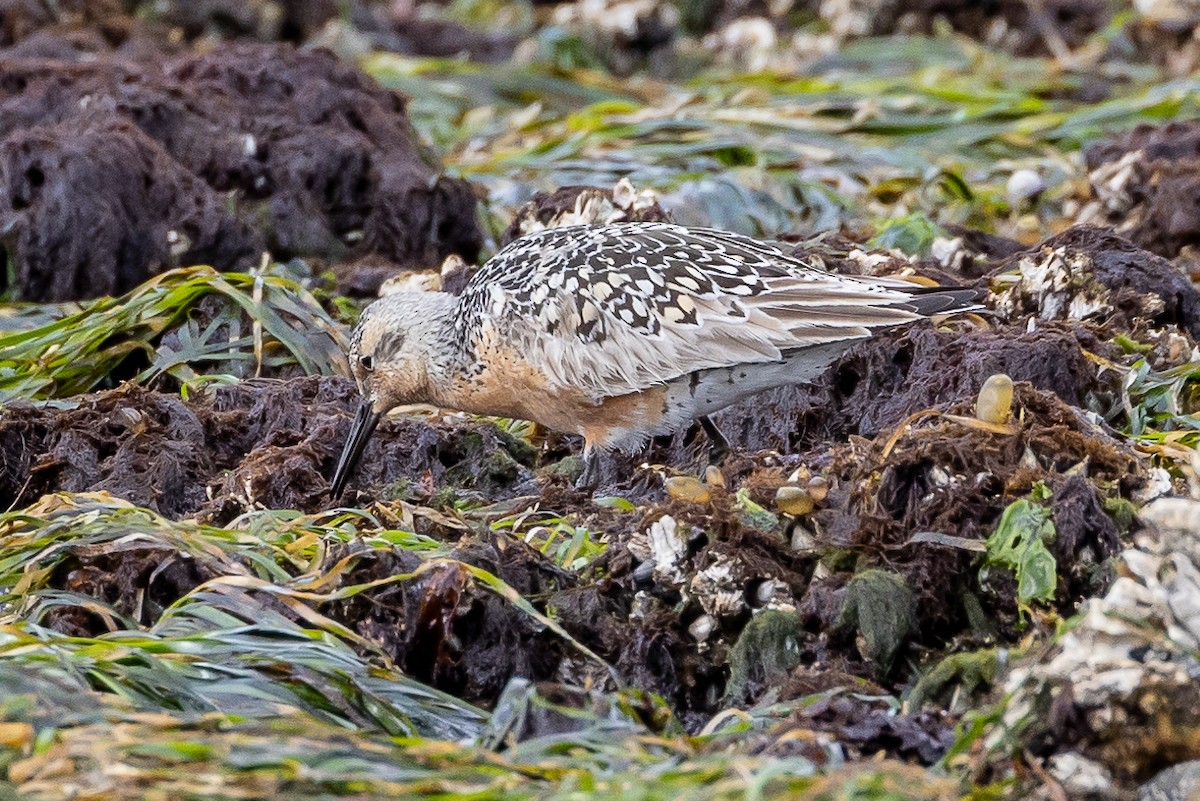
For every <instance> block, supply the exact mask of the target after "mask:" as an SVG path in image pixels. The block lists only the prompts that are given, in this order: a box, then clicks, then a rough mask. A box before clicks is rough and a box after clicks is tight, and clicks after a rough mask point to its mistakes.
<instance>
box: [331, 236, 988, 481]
mask: <svg viewBox="0 0 1200 801" xmlns="http://www.w3.org/2000/svg"><path fill="white" fill-rule="evenodd" d="M974 296H975V292H974V291H973V290H963V289H946V288H940V287H922V286H918V285H916V284H912V283H909V282H905V281H901V280H899V279H888V278H871V277H861V276H850V275H837V274H833V273H829V272H825V271H824V270H820V269H817V268H815V267H812V266H810V265H808V264H805V263H804V262H803V261H802V260H800V259H798V258H796V257H794V256H790V255H788V254H787V253H785V252H783V251H782V250H780V249H779V248H777V247H774V246H772V245H769V244H765V243H762V242H758V241H756V240H753V239H750V238H747V237H744V236H741V235H739V234H733V233H728V232H725V231H715V230H709V229H700V228H684V227H681V226H678V225H671V224H667V223H620V224H612V225H586V226H573V227H567V228H555V229H549V230H545V231H540V232H538V233H535V234H532V235H530V236H526V237H523V238H521V239H519V240H517V241H515V242H513V243H512V244H510V245H509V246H508V247H506V248H504V249H503V250H501V251H500V252H499V253H497V254H496V255H495V256H494V257H492V258H491V259H490V260H489V261H488V262H487V263H486V264H484V265H483V267H481V268H480V269H479V271H478V272H477V273H476V274H475V275H474V276H473V277H472V278H471V279H470V281H469V282H467V285H466V288H465V289H464V290H463V292H462V293H461V294H460V295H457V296H455V295H450V294H446V293H441V292H398V293H396V294H393V295H390V296H388V297H386V298H382V299H380V300H378V301H375V302H374V303H372V304H371V305H370V306H368V307H367V309H366V310H365V311H364V312H363V315H362V319H361V320H360V321H359V323H358V326H357V327H356V329H355V331H354V335H353V337H352V339H351V344H350V354H349V357H350V366H351V369H352V370H353V372H354V377H355V379H356V380H357V382H358V387H359V390H360V391H361V393H362V401H361V404H360V406H359V409H358V413H357V415H356V416H355V418H354V423H353V427H352V428H351V432H350V438H349V439H348V440H347V442H346V446H345V449H344V450H343V452H342V456H341V459H340V460H339V461H338V465H337V471H336V472H335V474H334V478H333V484H332V489H333V497H335V498H336V497H338V496H339V495H340V494H341V491H342V489H343V487H344V486H345V483H346V479H347V478H348V477H349V475H350V473H351V471H352V470H353V469H354V467H355V465H356V463H357V462H358V459H359V458H360V456H361V455H362V452H363V449H364V448H365V446H366V443H367V440H368V439H369V438H370V436H371V432H372V431H374V429H375V426H376V425H377V424H378V422H379V420H380V418H381V417H382V416H383V415H384V414H385V413H387V412H388V411H389V410H391V409H392V408H394V407H396V406H399V405H402V404H411V403H429V404H433V405H435V406H439V407H443V408H450V409H458V410H461V411H465V412H471V413H475V414H482V415H490V416H495V417H511V418H518V419H524V420H532V421H534V422H537V423H540V424H542V425H544V426H546V427H547V428H550V429H553V430H556V431H562V432H571V433H577V434H581V435H582V436H583V439H584V452H583V453H584V465H585V470H584V475H583V476H582V477H581V481H580V484H581V486H589V483H590V481H591V479H592V477H593V475H594V466H595V463H596V456H597V455H598V454H600V453H603V452H607V451H611V450H613V449H620V450H624V451H633V450H635V449H637V448H639V447H641V446H643V445H644V444H645V442H646V441H647V439H648V438H650V437H653V436H657V435H661V434H670V433H673V432H675V431H679V430H681V429H683V428H686V427H687V426H689V425H691V424H692V423H693V421H695V420H697V419H699V420H700V422H701V423H702V424H703V425H704V429H705V431H706V432H708V433H709V436H710V437H711V438H712V439H713V444H714V446H715V447H720V446H723V444H724V443H723V439H722V438H721V437H720V433H719V432H718V431H717V430H716V428H715V427H714V426H713V425H712V424H711V422H710V421H709V420H708V415H710V414H713V413H714V412H717V411H719V410H720V409H723V408H724V407H726V406H729V405H730V404H732V403H735V402H737V401H739V400H741V399H743V398H745V397H747V396H750V395H753V394H755V393H758V392H762V391H763V390H766V389H770V388H772V387H777V386H782V385H787V384H798V383H805V382H808V381H811V380H813V379H815V378H816V377H818V376H819V375H820V374H821V372H822V371H823V370H824V369H825V368H826V367H828V366H829V365H830V364H831V363H832V362H833V361H834V359H836V358H837V356H838V355H840V354H841V353H842V352H843V351H845V350H846V349H847V348H848V347H850V346H851V345H852V344H854V343H855V342H856V341H858V340H862V339H864V338H867V337H870V336H871V335H872V334H873V333H874V332H876V331H880V330H883V329H887V328H892V327H895V326H899V325H904V324H906V323H910V322H913V321H914V320H919V319H921V318H923V317H928V316H930V315H934V314H948V313H953V312H961V311H966V310H970V309H972V308H974V306H973V305H972V299H973V298H974Z"/></svg>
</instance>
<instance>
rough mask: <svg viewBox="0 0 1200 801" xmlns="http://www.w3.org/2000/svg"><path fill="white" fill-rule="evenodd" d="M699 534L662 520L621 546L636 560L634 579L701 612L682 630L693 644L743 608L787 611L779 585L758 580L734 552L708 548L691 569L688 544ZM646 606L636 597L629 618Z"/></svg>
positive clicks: (648, 601) (647, 597)
mask: <svg viewBox="0 0 1200 801" xmlns="http://www.w3.org/2000/svg"><path fill="white" fill-rule="evenodd" d="M700 534H701V532H700V531H698V530H696V529H694V528H692V527H687V526H683V525H681V524H680V523H679V522H678V521H677V520H675V518H673V517H671V516H670V515H664V516H663V517H660V518H658V519H657V520H655V521H654V522H653V523H651V524H650V525H649V526H648V527H647V528H646V529H645V530H643V531H641V532H638V533H636V534H634V535H633V537H631V538H630V540H629V542H628V543H627V545H626V547H627V548H628V550H629V553H630V554H632V555H633V556H634V557H635V558H636V559H639V560H641V565H640V566H639V567H638V568H637V570H636V571H635V573H636V574H638V575H639V576H640V577H641V578H642V579H648V580H651V581H653V582H654V583H655V584H657V585H659V586H660V587H666V588H670V589H672V590H675V591H677V592H679V593H680V594H681V595H682V596H683V602H684V603H685V604H695V605H697V606H698V607H699V608H700V610H701V612H702V613H701V614H700V615H698V616H697V617H696V618H695V619H694V620H693V622H692V623H691V624H690V625H689V626H688V630H689V632H690V633H691V635H692V637H693V639H695V640H696V641H697V642H700V643H704V642H706V641H707V640H708V639H709V637H710V636H711V635H712V634H713V632H715V631H716V630H717V629H718V628H719V627H720V623H721V621H722V620H729V619H732V618H737V617H739V616H741V615H742V614H744V613H745V612H746V611H747V610H748V609H750V610H756V609H761V608H772V609H779V608H787V609H791V608H792V604H791V596H790V594H789V592H788V591H787V586H786V584H785V583H784V582H783V581H780V580H779V579H778V578H776V577H773V576H761V575H758V573H757V571H755V570H753V569H752V568H751V567H750V565H748V564H747V563H746V562H745V561H744V560H743V559H741V558H740V557H739V556H738V555H737V554H736V553H731V552H726V551H714V550H712V549H709V550H707V551H706V554H708V557H707V563H706V564H705V565H704V566H703V567H701V566H699V565H695V564H693V563H692V557H691V555H690V552H691V548H690V545H691V543H692V541H693V540H694V539H695V538H696V537H698V536H700ZM651 603H653V601H652V600H651V598H650V595H649V594H648V593H646V592H645V591H642V592H640V593H638V602H637V603H636V604H635V605H634V607H633V611H632V612H631V614H632V615H633V616H635V617H636V616H640V615H644V614H645V611H646V608H647V607H648V606H649V605H650V604H651Z"/></svg>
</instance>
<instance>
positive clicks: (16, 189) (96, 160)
mask: <svg viewBox="0 0 1200 801" xmlns="http://www.w3.org/2000/svg"><path fill="white" fill-rule="evenodd" d="M0 186H3V187H4V189H5V190H6V192H7V197H6V198H5V199H6V200H7V203H6V204H5V205H7V206H8V208H9V209H10V211H0V229H5V228H7V227H9V226H12V227H13V233H12V235H11V237H10V238H8V250H9V253H10V255H11V258H12V259H13V263H14V266H15V268H16V270H15V281H16V286H17V288H19V290H20V293H21V296H22V297H24V298H25V299H27V300H39V301H50V302H61V301H66V300H74V299H78V298H92V297H99V296H101V295H118V294H122V293H124V292H128V291H129V290H131V289H133V288H134V287H136V286H138V285H139V284H141V283H142V282H144V281H145V280H146V279H147V278H149V277H150V276H151V275H153V274H156V273H159V272H162V271H163V270H166V269H169V268H171V267H177V266H180V265H189V264H215V265H220V266H222V267H225V268H227V269H246V268H249V267H251V266H253V264H254V263H255V262H256V261H257V260H258V255H259V253H260V252H261V247H262V245H261V241H260V240H259V238H258V236H257V235H256V234H255V232H253V231H252V230H251V229H250V227H249V226H248V225H247V224H245V223H244V222H243V221H241V220H238V219H237V218H236V217H235V216H234V215H233V214H231V213H230V211H229V209H228V208H227V206H226V204H225V202H224V200H223V198H222V197H221V196H220V195H219V194H218V193H217V192H215V191H214V190H213V189H212V188H211V187H210V186H208V185H207V184H206V183H205V182H204V181H203V180H201V179H200V178H199V177H198V176H196V175H195V174H193V173H191V172H190V171H188V170H187V169H185V168H184V167H183V166H182V165H180V164H179V163H178V162H177V161H175V160H174V159H172V158H171V157H170V156H169V155H168V154H167V153H166V151H164V150H163V149H162V147H161V146H160V145H159V144H158V143H157V142H155V141H154V140H153V139H151V138H150V137H148V136H146V135H145V134H144V133H142V132H141V130H139V129H138V128H137V127H136V126H134V125H133V124H132V123H130V122H126V121H123V120H119V119H108V120H96V121H87V120H82V119H75V120H69V121H67V122H63V123H59V124H56V125H49V126H41V127H33V128H29V129H26V130H23V131H18V132H16V133H14V134H12V135H10V136H8V137H7V138H6V139H4V140H3V142H0ZM0 283H2V280H0Z"/></svg>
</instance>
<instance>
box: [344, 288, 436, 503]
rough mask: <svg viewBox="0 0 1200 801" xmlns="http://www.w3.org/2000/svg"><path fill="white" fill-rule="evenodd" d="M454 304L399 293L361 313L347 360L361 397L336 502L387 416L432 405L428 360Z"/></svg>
mask: <svg viewBox="0 0 1200 801" xmlns="http://www.w3.org/2000/svg"><path fill="white" fill-rule="evenodd" d="M453 304H454V297H453V296H452V295H447V294H445V293H442V292H398V293H396V294H394V295H389V296H388V297H385V298H381V299H380V300H377V301H375V302H374V303H372V304H371V305H370V306H368V307H367V308H366V310H365V311H363V314H362V317H361V318H360V319H359V321H358V325H357V326H356V327H355V329H354V333H353V335H352V336H351V339H350V352H349V354H348V356H349V359H350V371H351V373H352V374H353V375H354V380H355V381H356V382H357V383H358V391H359V393H360V394H361V396H362V397H361V399H360V401H359V406H358V413H357V414H356V415H355V416H354V423H353V425H352V427H351V429H350V438H349V439H347V440H346V446H345V448H344V449H343V451H342V456H341V458H340V459H339V460H338V466H337V470H336V472H335V473H334V476H333V482H332V493H333V497H334V498H337V497H338V496H339V495H341V492H342V488H343V487H344V486H345V483H346V479H348V478H349V477H350V473H351V471H353V469H354V467H355V466H356V465H357V463H358V460H359V458H360V457H361V456H362V452H363V450H364V449H365V448H366V446H367V442H368V441H369V440H370V438H371V433H372V432H373V431H374V430H375V427H376V426H377V425H379V421H380V419H382V417H383V415H385V414H387V413H388V412H389V411H390V410H392V409H394V408H395V407H397V406H400V405H403V404H407V403H421V402H423V401H426V400H428V399H429V360H430V356H431V354H433V353H434V350H435V349H436V347H437V344H438V336H439V334H440V333H441V332H442V331H443V327H444V323H445V319H446V313H447V312H448V311H449V309H450V308H451V307H452V306H453Z"/></svg>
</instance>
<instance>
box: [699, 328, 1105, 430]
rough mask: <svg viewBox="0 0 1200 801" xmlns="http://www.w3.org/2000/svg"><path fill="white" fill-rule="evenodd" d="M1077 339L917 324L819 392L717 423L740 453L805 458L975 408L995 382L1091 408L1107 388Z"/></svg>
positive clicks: (884, 338)
mask: <svg viewBox="0 0 1200 801" xmlns="http://www.w3.org/2000/svg"><path fill="white" fill-rule="evenodd" d="M1077 336H1084V337H1086V333H1084V332H1072V331H1069V330H1067V329H1065V328H1062V327H1056V326H1053V325H1047V326H1045V327H1043V328H1041V329H1040V330H1038V331H1036V332H1033V333H1024V332H1020V331H1013V330H1012V329H998V330H995V331H988V330H978V329H972V328H967V327H964V328H960V329H959V330H958V331H957V332H955V331H950V330H941V329H937V328H933V327H932V326H928V325H913V326H909V327H908V328H906V329H903V330H901V331H894V332H887V333H884V334H881V335H879V336H876V337H875V338H873V339H871V340H868V341H867V342H864V343H863V344H861V345H856V346H854V347H853V348H852V349H851V350H849V351H848V352H847V353H846V354H845V355H844V356H842V357H841V358H840V359H838V361H837V362H835V363H834V365H833V367H832V368H831V369H830V370H829V371H827V372H826V373H825V374H824V375H823V376H822V377H821V378H820V379H818V380H817V381H816V382H815V383H814V384H812V385H807V386H802V387H789V388H783V389H775V390H770V391H768V392H764V393H762V394H760V395H758V396H757V397H756V398H752V399H749V400H747V401H744V402H742V403H740V404H738V405H737V406H734V407H731V408H730V409H729V410H726V411H724V412H721V413H720V414H718V415H717V416H716V417H715V421H716V422H717V424H718V426H720V428H721V430H722V431H723V432H724V433H725V435H726V436H727V437H728V438H729V440H730V442H732V443H734V444H736V445H738V446H739V447H743V448H747V449H750V450H758V449H763V448H769V449H772V450H778V451H780V452H783V453H797V452H803V451H805V450H807V449H808V448H810V447H812V446H814V445H816V444H819V443H823V442H830V441H835V442H836V441H841V440H844V439H846V438H847V437H848V436H851V435H859V436H864V437H874V436H876V435H877V434H879V433H880V432H881V431H884V430H887V429H889V428H890V427H892V426H895V425H897V424H898V423H899V422H900V421H901V420H903V419H904V418H906V417H907V416H909V415H910V414H913V413H914V412H918V411H920V410H922V409H927V408H931V407H933V406H936V405H938V404H942V403H947V402H950V401H955V400H958V401H961V400H967V399H971V400H972V401H974V399H975V398H976V397H977V395H978V394H979V390H980V388H981V387H982V385H983V383H984V381H986V380H987V378H988V376H991V375H994V374H996V373H1005V374H1007V375H1008V376H1010V377H1011V378H1012V379H1013V380H1014V381H1026V382H1029V383H1030V384H1032V385H1033V386H1035V387H1038V388H1039V389H1045V390H1049V391H1051V392H1053V393H1054V394H1056V395H1057V396H1058V397H1059V398H1061V399H1062V400H1063V401H1065V402H1066V403H1068V404H1071V405H1074V406H1080V407H1083V406H1086V405H1087V403H1088V399H1089V397H1091V396H1093V395H1095V394H1097V393H1103V392H1106V391H1108V385H1107V379H1101V378H1100V377H1099V376H1098V375H1097V370H1096V367H1095V365H1094V364H1092V363H1091V362H1089V361H1088V359H1087V357H1086V356H1084V354H1083V352H1082V349H1081V347H1080V342H1079V340H1078V339H1077ZM1087 341H1088V340H1087V339H1085V342H1087ZM1102 347H1103V346H1102V345H1100V344H1099V343H1097V344H1096V345H1095V347H1089V348H1088V349H1089V350H1098V349H1102Z"/></svg>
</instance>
